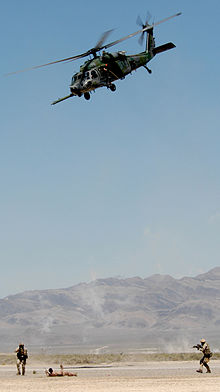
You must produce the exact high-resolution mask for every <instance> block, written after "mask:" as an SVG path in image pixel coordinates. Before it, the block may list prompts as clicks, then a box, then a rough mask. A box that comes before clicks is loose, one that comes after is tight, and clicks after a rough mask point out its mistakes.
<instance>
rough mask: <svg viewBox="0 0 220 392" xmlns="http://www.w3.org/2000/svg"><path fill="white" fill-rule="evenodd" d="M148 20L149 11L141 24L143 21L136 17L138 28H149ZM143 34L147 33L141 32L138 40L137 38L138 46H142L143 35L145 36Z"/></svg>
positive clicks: (149, 17) (149, 16)
mask: <svg viewBox="0 0 220 392" xmlns="http://www.w3.org/2000/svg"><path fill="white" fill-rule="evenodd" d="M150 19H151V14H150V12H149V11H148V12H147V16H146V20H145V23H143V21H142V19H141V17H140V15H138V17H137V25H138V26H141V28H142V29H145V28H146V27H148V26H150V24H149V22H150ZM145 33H147V32H146V31H143V32H142V33H141V35H140V38H139V40H138V42H139V44H140V45H143V41H144V34H145Z"/></svg>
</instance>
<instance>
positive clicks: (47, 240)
mask: <svg viewBox="0 0 220 392" xmlns="http://www.w3.org/2000/svg"><path fill="white" fill-rule="evenodd" d="M148 10H149V11H150V13H151V15H152V20H155V21H157V20H160V19H163V18H164V17H166V16H169V15H172V14H174V13H176V12H179V11H182V12H183V15H182V16H180V17H178V18H176V19H173V20H171V21H168V22H167V23H164V24H163V25H161V26H158V27H157V28H156V29H155V38H156V43H157V45H160V44H163V43H166V42H169V41H173V42H174V43H175V44H176V46H177V47H176V49H174V50H172V51H170V52H167V53H163V54H161V55H158V56H157V57H156V58H155V59H153V61H152V62H151V63H149V67H150V68H151V69H152V71H153V73H152V75H149V74H148V73H147V72H146V70H144V69H140V70H138V71H137V72H135V73H133V75H132V76H128V77H127V78H126V79H125V80H123V81H119V82H117V83H116V84H117V90H116V92H115V93H112V92H110V91H107V90H106V89H104V88H103V89H99V90H97V91H96V93H95V94H93V95H92V97H91V100H90V101H89V102H87V101H85V100H84V99H83V98H81V99H78V98H75V99H70V100H68V101H65V102H63V103H60V104H59V105H56V106H54V107H53V106H51V105H50V103H51V102H52V101H53V100H54V99H57V98H58V97H62V96H65V95H66V94H68V93H69V90H68V86H69V83H70V80H71V76H72V74H73V73H74V72H76V71H77V70H78V69H79V66H80V64H81V63H82V62H83V61H82V60H81V61H80V60H79V61H76V62H72V63H68V64H58V65H54V66H51V67H47V68H43V69H40V70H34V71H31V72H26V73H21V74H17V75H12V76H10V77H5V76H4V74H5V73H7V72H11V71H14V70H17V69H22V68H25V67H29V66H32V65H37V64H42V63H45V62H48V61H51V60H54V59H60V58H63V57H68V56H71V55H75V54H77V53H81V52H82V51H86V50H87V49H89V48H90V47H93V46H94V44H95V43H96V42H97V41H98V39H99V37H100V35H101V34H102V32H103V31H106V30H108V29H111V28H114V29H115V30H114V32H113V33H112V34H111V37H110V38H109V39H110V40H111V41H112V40H115V39H118V38H120V37H122V36H124V35H127V34H129V33H131V32H133V31H136V30H137V25H136V18H137V15H138V14H140V15H141V16H142V17H143V18H144V17H145V15H146V14H147V11H148ZM219 11H220V3H219V2H218V1H217V0H216V1H215V0H211V1H210V2H209V3H207V2H205V1H194V2H192V1H188V0H185V1H180V0H176V1H171V0H167V1H166V2H164V1H162V0H155V1H148V2H146V1H142V0H139V1H136V2H133V1H132V2H131V1H130V2H129V1H126V2H125V1H124V2H118V1H115V0H112V1H111V2H109V3H106V2H102V1H99V0H94V1H93V2H78V3H76V2H75V1H73V0H72V1H71V0H63V1H62V2H60V1H57V0H46V1H45V0H44V1H43V0H38V1H37V2H36V1H32V0H20V1H19V2H18V1H15V0H8V1H7V2H2V4H1V16H0V18H1V23H0V33H1V34H0V44H1V65H0V69H1V89H0V95H1V106H0V118H1V127H0V137H1V142H0V179H1V192H0V231H1V235H0V263H1V267H2V268H1V271H2V272H1V277H0V296H1V297H3V296H7V295H9V294H13V293H17V292H20V291H24V290H28V289H43V288H60V287H68V286H71V285H73V284H76V283H79V282H81V281H90V280H92V279H94V278H102V277H110V276H121V277H129V276H137V275H138V276H141V277H147V276H149V275H151V274H154V273H163V274H171V275H173V276H176V277H182V276H184V275H196V274H198V273H200V272H204V271H207V270H209V269H211V268H213V267H215V266H218V265H219V254H220V241H219V238H220V175H219V169H220V154H219V146H220V132H219V131H220V129H219V128H220V127H219V91H220V78H219V65H220V51H219V46H220V44H219V15H220V12H219ZM114 50H115V51H116V50H127V52H128V53H137V52H139V51H141V50H142V49H141V48H140V46H139V45H138V39H137V38H132V39H130V40H128V41H125V42H123V43H121V44H119V45H118V46H115V48H112V51H114Z"/></svg>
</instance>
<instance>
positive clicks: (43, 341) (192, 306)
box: [0, 267, 220, 352]
mask: <svg viewBox="0 0 220 392" xmlns="http://www.w3.org/2000/svg"><path fill="white" fill-rule="evenodd" d="M219 326H220V267H216V268H214V269H212V270H210V271H209V272H207V273H204V274H201V275H198V276H196V277H183V278H181V279H175V278H173V277H171V276H169V275H159V274H157V275H152V276H150V277H148V278H145V279H142V278H140V277H133V278H127V279H119V278H108V279H97V280H95V281H92V282H90V283H80V284H78V285H74V286H72V287H69V288H64V289H50V290H33V291H25V292H23V293H20V294H16V295H11V296H8V297H6V298H3V299H1V300H0V347H1V350H0V351H7V350H14V348H15V347H16V346H17V344H18V343H19V341H24V342H25V344H27V345H28V346H29V347H32V350H35V351H39V350H61V351H65V352H68V351H69V352H70V351H71V352H72V351H73V352H76V351H83V350H84V351H86V350H87V351H88V350H98V349H100V350H102V349H103V350H108V351H114V350H135V349H136V350H144V349H146V350H162V351H190V347H192V345H193V344H196V343H198V341H199V339H200V338H201V337H206V338H207V340H209V342H210V343H211V344H212V345H214V346H215V348H216V349H218V347H220V339H219V332H218V328H219ZM99 346H101V347H100V348H99ZM95 352H96V351H95Z"/></svg>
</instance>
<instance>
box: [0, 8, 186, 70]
mask: <svg viewBox="0 0 220 392" xmlns="http://www.w3.org/2000/svg"><path fill="white" fill-rule="evenodd" d="M179 15H181V12H178V13H176V14H174V15H171V16H169V17H167V18H165V19H162V20H160V21H158V22H156V23H152V24H151V25H149V24H148V23H146V24H145V25H144V24H142V28H141V29H140V30H137V31H135V32H134V33H131V34H128V35H126V36H125V37H122V38H120V39H118V40H116V41H113V42H110V43H109V44H106V45H104V42H105V41H106V39H107V38H108V36H109V35H110V33H111V32H112V31H113V30H108V31H105V32H104V33H103V34H102V36H101V37H100V39H99V41H98V42H97V44H96V45H95V46H94V47H93V48H91V49H89V50H87V51H86V52H84V53H81V54H77V55H75V56H70V57H67V58H64V59H60V60H55V61H51V62H49V63H46V64H41V65H35V66H33V67H30V68H25V69H22V70H19V71H15V72H10V73H8V74H7V75H13V74H17V73H20V72H25V71H29V70H33V69H37V68H42V67H46V66H49V65H52V64H58V63H62V62H69V61H74V60H78V59H81V58H83V57H87V56H90V55H92V56H93V57H94V58H96V57H97V53H98V52H100V51H101V50H103V49H108V48H110V47H112V46H114V45H117V44H119V43H120V42H123V41H125V40H127V39H129V38H132V37H134V36H136V35H138V34H142V35H143V33H144V32H147V31H148V30H150V29H152V28H154V27H155V26H158V25H159V24H161V23H164V22H166V21H168V20H170V19H172V18H175V17H176V16H179Z"/></svg>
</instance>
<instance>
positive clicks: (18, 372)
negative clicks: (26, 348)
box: [17, 363, 21, 376]
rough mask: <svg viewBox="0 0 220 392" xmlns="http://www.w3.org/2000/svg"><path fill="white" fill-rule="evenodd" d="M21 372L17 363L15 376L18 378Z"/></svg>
mask: <svg viewBox="0 0 220 392" xmlns="http://www.w3.org/2000/svg"><path fill="white" fill-rule="evenodd" d="M20 375H21V372H20V365H19V364H18V363H17V376H20Z"/></svg>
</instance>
